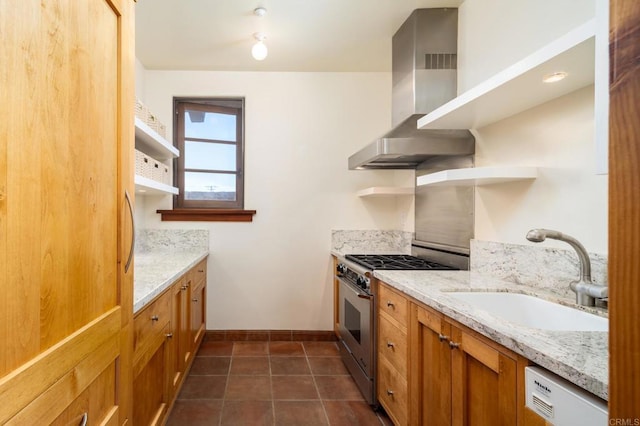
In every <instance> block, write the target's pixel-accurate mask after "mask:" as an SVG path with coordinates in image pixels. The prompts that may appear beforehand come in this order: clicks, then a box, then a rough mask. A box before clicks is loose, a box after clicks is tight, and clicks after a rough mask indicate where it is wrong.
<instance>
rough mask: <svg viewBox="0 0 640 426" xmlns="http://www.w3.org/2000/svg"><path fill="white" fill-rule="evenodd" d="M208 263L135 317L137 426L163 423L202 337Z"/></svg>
mask: <svg viewBox="0 0 640 426" xmlns="http://www.w3.org/2000/svg"><path fill="white" fill-rule="evenodd" d="M206 276H207V260H206V258H205V259H204V260H201V261H200V262H199V263H198V264H196V265H195V266H194V267H192V268H190V269H188V271H187V272H186V273H184V274H183V275H181V276H180V277H179V278H178V279H177V280H175V281H174V282H173V283H172V284H171V285H169V286H168V287H167V288H166V289H164V291H163V292H162V293H161V294H160V295H158V296H156V297H155V298H153V300H152V301H150V302H149V303H148V304H146V305H145V306H144V308H142V309H141V310H140V311H138V312H136V314H135V316H134V337H133V338H134V342H133V344H134V355H133V424H140V425H161V424H164V422H165V420H166V419H165V418H166V416H167V414H168V412H169V411H168V410H169V409H170V407H171V406H172V404H173V402H174V400H175V398H176V396H177V395H178V392H179V390H180V387H181V386H182V384H183V382H184V379H185V377H186V375H187V372H188V371H189V369H190V367H191V364H192V362H193V358H194V354H195V353H196V351H197V350H198V347H199V345H200V343H201V342H202V339H203V337H204V330H205V324H206V306H205V305H206Z"/></svg>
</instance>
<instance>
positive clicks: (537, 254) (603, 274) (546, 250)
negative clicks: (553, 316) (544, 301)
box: [470, 240, 608, 297]
mask: <svg viewBox="0 0 640 426" xmlns="http://www.w3.org/2000/svg"><path fill="white" fill-rule="evenodd" d="M589 258H590V259H591V278H592V281H593V282H595V283H596V284H607V281H608V280H607V257H606V256H603V255H601V254H595V253H589ZM470 268H471V270H472V271H476V272H480V273H483V274H488V275H492V276H495V277H496V278H500V279H504V280H506V281H511V282H514V283H516V284H523V285H526V286H529V287H535V288H542V289H545V290H548V291H550V292H553V293H555V294H558V295H561V296H563V297H575V295H574V293H573V292H572V291H571V290H570V289H569V283H570V282H571V281H574V280H576V279H577V278H578V275H579V262H578V255H577V254H576V252H575V251H574V250H572V249H570V250H563V249H557V248H553V247H543V246H532V245H520V244H507V243H499V242H495V241H481V240H471V266H470Z"/></svg>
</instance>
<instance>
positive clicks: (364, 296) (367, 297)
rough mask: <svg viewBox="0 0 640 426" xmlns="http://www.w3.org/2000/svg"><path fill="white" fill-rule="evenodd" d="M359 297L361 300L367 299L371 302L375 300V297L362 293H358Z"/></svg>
mask: <svg viewBox="0 0 640 426" xmlns="http://www.w3.org/2000/svg"><path fill="white" fill-rule="evenodd" d="M358 297H359V298H360V299H367V300H371V299H373V296H370V295H368V294H362V293H358Z"/></svg>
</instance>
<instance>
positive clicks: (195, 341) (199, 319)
mask: <svg viewBox="0 0 640 426" xmlns="http://www.w3.org/2000/svg"><path fill="white" fill-rule="evenodd" d="M206 288H207V286H206V285H205V282H204V281H201V282H200V284H198V285H197V286H196V288H194V289H193V291H192V292H191V352H192V353H193V354H195V353H196V351H197V350H198V345H199V344H200V342H201V341H202V338H203V337H204V331H205V327H206V324H205V322H206V316H205V312H206V300H207V292H206Z"/></svg>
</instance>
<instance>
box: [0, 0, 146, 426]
mask: <svg viewBox="0 0 640 426" xmlns="http://www.w3.org/2000/svg"><path fill="white" fill-rule="evenodd" d="M133 7H134V3H133V0H82V1H76V0H74V1H70V0H46V1H41V0H20V1H16V0H0V40H2V48H0V97H1V99H0V424H5V423H6V424H16V425H27V424H28V425H46V424H65V425H66V424H83V423H84V424H90V425H93V424H108V425H121V424H125V423H128V424H131V420H130V418H131V414H130V413H131V402H130V401H131V399H132V398H131V392H132V391H131V382H132V379H131V356H132V355H131V351H132V340H131V339H132V335H131V324H132V316H133V307H132V295H133V292H132V285H133V268H132V265H131V264H130V262H129V265H126V264H127V261H128V260H129V257H130V253H131V251H132V248H133V244H132V238H133V233H132V219H133V218H132V216H131V209H130V208H129V207H130V203H133V199H131V198H130V197H131V196H132V195H133V167H132V157H133V148H132V147H133V99H134V95H133V70H134V50H133V47H134V46H133V43H134V38H133V37H134V28H133V27H134V22H133V12H134V9H133Z"/></svg>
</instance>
